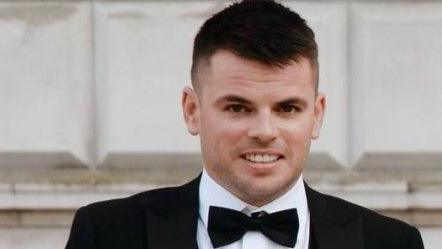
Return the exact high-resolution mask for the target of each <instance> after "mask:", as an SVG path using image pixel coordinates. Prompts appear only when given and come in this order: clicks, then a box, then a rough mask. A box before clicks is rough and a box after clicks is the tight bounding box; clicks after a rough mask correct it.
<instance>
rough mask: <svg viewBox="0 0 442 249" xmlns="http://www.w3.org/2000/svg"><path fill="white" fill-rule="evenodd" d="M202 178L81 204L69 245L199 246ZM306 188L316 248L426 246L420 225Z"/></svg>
mask: <svg viewBox="0 0 442 249" xmlns="http://www.w3.org/2000/svg"><path fill="white" fill-rule="evenodd" d="M199 180H200V178H199V177H198V178H196V179H194V180H193V181H191V182H189V183H187V184H185V185H183V186H180V187H172V188H164V189H156V190H151V191H147V192H143V193H140V194H137V195H134V196H131V197H129V198H125V199H118V200H111V201H104V202H99V203H94V204H91V205H88V206H86V207H82V208H80V209H79V210H78V211H77V213H76V215H75V218H74V221H73V224H72V228H71V233H70V237H69V240H68V242H67V245H66V249H181V248H182V249H196V248H197V247H198V246H197V242H196V231H197V220H198V186H199ZM306 194H307V202H308V206H309V209H310V227H311V233H310V234H311V235H310V248H313V249H422V248H424V247H423V243H422V239H421V236H420V233H419V231H418V230H417V229H416V228H415V227H412V226H410V225H408V224H406V223H403V222H401V221H398V220H395V219H392V218H388V217H384V216H381V215H379V214H377V213H375V212H373V211H370V210H368V209H365V208H363V207H360V206H357V205H354V204H351V203H349V202H346V201H344V200H341V199H338V198H335V197H331V196H327V195H324V194H321V193H318V192H316V191H314V190H313V189H311V188H309V187H308V186H307V185H306ZM257 249H259V248H257Z"/></svg>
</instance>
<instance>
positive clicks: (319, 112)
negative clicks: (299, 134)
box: [311, 93, 326, 139]
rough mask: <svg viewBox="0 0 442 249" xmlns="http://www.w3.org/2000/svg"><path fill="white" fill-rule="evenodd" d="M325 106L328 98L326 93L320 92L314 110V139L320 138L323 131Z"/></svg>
mask: <svg viewBox="0 0 442 249" xmlns="http://www.w3.org/2000/svg"><path fill="white" fill-rule="evenodd" d="M325 106H326V99H325V95H324V94H322V93H318V94H317V96H316V100H315V110H314V112H315V113H314V115H315V116H314V120H313V122H314V123H313V129H312V136H311V138H312V139H317V138H319V133H320V131H321V127H322V121H323V118H324V112H325Z"/></svg>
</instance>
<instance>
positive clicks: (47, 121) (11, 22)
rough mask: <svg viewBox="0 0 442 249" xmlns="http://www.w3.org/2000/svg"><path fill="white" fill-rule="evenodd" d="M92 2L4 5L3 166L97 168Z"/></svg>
mask: <svg viewBox="0 0 442 249" xmlns="http://www.w3.org/2000/svg"><path fill="white" fill-rule="evenodd" d="M91 28H92V27H91V3H88V2H84V1H75V2H67V1H60V2H57V1H27V2H25V1H1V2H0V33H1V37H2V38H1V39H0V137H1V139H0V167H33V168H38V167H64V166H84V165H91V164H92V156H91V146H92V138H91V131H92V125H93V122H92V115H93V113H94V108H93V105H92V102H93V101H92V94H93V89H94V87H93V73H92V70H93V68H92V43H91V41H92V40H91Z"/></svg>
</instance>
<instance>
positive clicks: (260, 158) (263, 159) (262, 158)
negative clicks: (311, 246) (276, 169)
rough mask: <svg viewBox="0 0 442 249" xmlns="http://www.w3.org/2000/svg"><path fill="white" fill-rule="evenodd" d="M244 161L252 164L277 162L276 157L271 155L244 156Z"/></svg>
mask: <svg viewBox="0 0 442 249" xmlns="http://www.w3.org/2000/svg"><path fill="white" fill-rule="evenodd" d="M246 159H247V160H248V161H250V162H254V163H272V162H275V161H276V160H278V156H277V155H272V154H246Z"/></svg>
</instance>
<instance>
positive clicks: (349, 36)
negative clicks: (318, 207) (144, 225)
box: [0, 0, 442, 249]
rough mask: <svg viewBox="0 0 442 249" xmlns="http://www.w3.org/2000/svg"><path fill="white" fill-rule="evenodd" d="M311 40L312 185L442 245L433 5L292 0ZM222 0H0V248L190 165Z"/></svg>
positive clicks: (176, 179)
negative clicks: (208, 35) (199, 72)
mask: <svg viewBox="0 0 442 249" xmlns="http://www.w3.org/2000/svg"><path fill="white" fill-rule="evenodd" d="M285 3H286V5H288V6H289V7H291V8H292V9H293V10H295V11H297V12H299V13H301V15H302V16H304V17H305V18H306V19H307V20H308V22H309V24H310V25H311V26H312V28H313V29H314V31H315V32H316V35H317V40H318V44H319V49H320V56H319V57H320V58H319V60H320V69H321V71H320V90H321V91H323V92H324V93H325V94H326V95H327V96H328V108H327V113H326V119H325V123H324V129H323V131H322V135H321V138H320V139H319V140H318V141H315V143H314V144H313V146H312V155H311V158H310V160H309V162H308V171H307V172H306V176H305V178H306V179H307V181H308V182H309V183H310V184H311V185H313V187H315V188H317V189H319V190H321V191H323V192H326V193H331V194H334V195H337V196H340V197H342V198H345V199H348V200H351V201H354V202H357V203H359V204H362V205H364V206H367V207H370V208H373V209H375V210H377V211H379V212H382V213H385V214H387V215H391V216H394V217H398V218H401V219H403V220H405V221H407V222H410V223H412V224H415V225H417V226H418V227H419V228H420V230H421V232H422V234H423V237H424V240H425V244H426V248H427V249H439V248H440V244H442V238H441V236H440V235H441V234H442V132H441V127H442V1H426V2H421V1H374V2H373V1H368V0H367V1H363V0H360V1H356V0H355V1H334V0H330V1H287V2H285ZM226 5H227V2H224V1H178V0H176V1H160V0H157V1H125V0H108V1H105V0H103V1H98V0H97V1H86V0H84V1H80V0H71V1H67V0H65V1H62V0H59V1H48V0H41V1H35V0H28V1H12V0H10V1H4V0H2V1H0V37H1V38H0V249H28V248H29V249H30V248H33V249H49V248H63V246H64V243H65V241H66V238H67V234H68V230H69V225H70V222H71V220H72V215H73V213H74V211H75V210H76V209H77V208H78V207H80V206H82V205H85V204H87V203H90V202H94V201H98V200H103V199H109V198H115V197H122V196H128V195H130V194H133V193H136V192H140V191H143V190H147V189H151V188H156V187H160V186H167V185H174V184H180V183H183V182H185V181H186V180H188V179H191V178H192V177H194V176H195V175H197V174H198V172H199V171H200V167H201V166H200V165H201V162H200V156H199V144H198V141H197V139H196V138H194V137H191V136H190V135H188V134H187V132H186V129H185V127H184V122H183V120H182V115H181V110H180V91H181V89H182V88H183V87H184V86H185V85H188V84H189V83H190V74H189V70H190V62H191V47H192V40H193V37H194V35H195V33H196V31H197V30H198V28H199V26H200V25H201V24H202V22H203V21H204V20H205V19H206V18H207V17H209V16H210V15H211V14H212V13H214V12H216V11H217V10H220V9H222V8H223V7H224V6H226Z"/></svg>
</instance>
